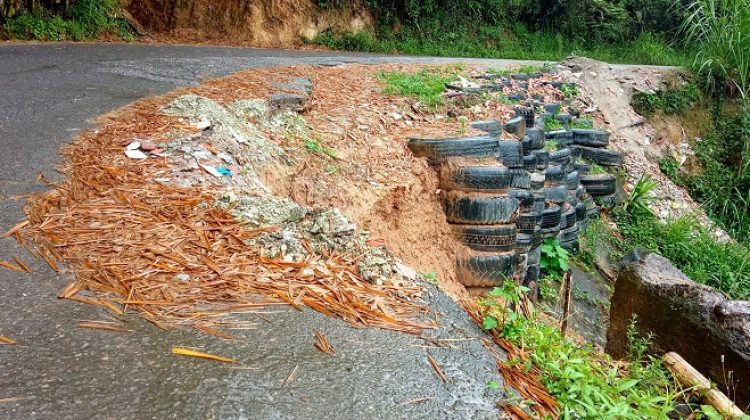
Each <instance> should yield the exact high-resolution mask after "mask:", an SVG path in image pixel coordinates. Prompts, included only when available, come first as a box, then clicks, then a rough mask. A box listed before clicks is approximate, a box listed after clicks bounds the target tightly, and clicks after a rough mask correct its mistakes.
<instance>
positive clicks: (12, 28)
mask: <svg viewBox="0 0 750 420" xmlns="http://www.w3.org/2000/svg"><path fill="white" fill-rule="evenodd" d="M120 8H121V5H120V3H119V2H118V1H117V0H78V1H76V2H75V3H74V4H73V6H72V8H71V9H70V12H69V13H68V15H67V16H59V15H55V14H53V13H52V12H50V11H47V10H45V9H42V8H39V9H38V10H37V11H35V12H33V13H32V12H23V13H21V14H19V15H17V16H14V17H13V18H11V19H8V20H7V21H6V23H5V25H3V30H4V31H5V32H6V33H7V34H8V35H9V36H10V37H11V38H16V39H37V40H43V41H82V40H86V39H92V38H96V37H98V36H99V35H101V34H103V33H111V34H114V35H117V36H119V37H121V38H124V39H127V40H130V39H133V34H132V33H131V32H130V30H129V26H128V23H127V22H126V21H125V20H124V19H122V18H121V17H119V16H118V14H119V11H120Z"/></svg>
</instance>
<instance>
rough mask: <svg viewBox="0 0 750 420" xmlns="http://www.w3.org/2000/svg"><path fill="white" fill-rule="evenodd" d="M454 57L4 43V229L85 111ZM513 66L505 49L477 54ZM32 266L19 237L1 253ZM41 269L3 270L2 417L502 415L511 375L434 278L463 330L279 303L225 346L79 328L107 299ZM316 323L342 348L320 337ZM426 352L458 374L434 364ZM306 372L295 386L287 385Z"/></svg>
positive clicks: (82, 124) (0, 97)
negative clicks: (208, 86) (219, 81)
mask: <svg viewBox="0 0 750 420" xmlns="http://www.w3.org/2000/svg"><path fill="white" fill-rule="evenodd" d="M446 61H463V62H467V61H476V60H450V59H433V58H409V57H394V56H374V55H358V54H346V53H340V54H339V53H331V52H317V51H285V50H262V49H237V48H221V47H191V46H170V45H141V44H10V43H9V44H4V45H0V150H1V151H2V153H0V232H4V231H6V230H7V229H9V228H10V227H12V226H13V225H15V224H16V223H17V222H18V221H19V220H21V219H22V218H23V213H22V206H23V204H24V203H23V200H20V199H14V198H13V196H16V195H24V194H30V193H36V192H39V191H43V190H44V189H45V188H44V186H43V185H40V184H39V183H36V182H35V181H34V180H35V178H36V175H37V173H39V172H41V173H43V174H45V175H46V176H47V177H48V178H50V179H55V177H56V174H55V172H54V167H55V165H56V164H57V163H58V162H59V157H58V154H57V152H58V149H59V148H60V146H61V145H63V144H65V143H66V142H67V141H70V140H71V139H72V138H73V137H75V136H76V134H77V133H79V132H80V131H82V130H85V129H88V128H91V126H90V125H89V124H88V123H87V120H88V119H90V118H92V117H95V116H97V115H100V114H103V113H106V112H108V111H111V110H113V109H116V108H118V107H121V106H124V105H126V104H128V103H130V102H132V101H134V100H136V99H139V98H143V97H148V96H153V95H158V94H162V93H166V92H168V91H171V90H173V89H175V88H177V87H181V86H186V85H192V84H196V83H199V82H200V81H201V80H205V79H207V78H212V77H218V76H223V75H227V74H230V73H233V72H235V71H239V70H242V69H246V68H249V67H261V66H277V65H298V64H316V65H339V64H346V63H355V62H356V63H384V62H424V63H438V62H446ZM481 61H482V62H483V63H486V64H489V65H492V66H494V67H507V66H508V65H509V64H510V63H518V62H511V61H506V60H481ZM14 255H15V256H21V257H23V258H24V260H25V261H27V262H28V261H30V259H29V258H28V257H27V256H26V254H25V253H24V251H23V250H22V249H21V248H20V247H18V246H17V245H16V243H15V241H13V240H11V239H2V240H0V259H1V260H6V261H9V260H11V258H12V256H14ZM30 265H31V266H32V269H33V274H30V275H26V274H20V273H15V272H12V271H9V270H5V269H2V268H0V335H5V336H8V337H11V338H13V339H15V340H17V344H16V345H14V346H8V345H0V417H2V418H13V419H22V418H23V419H27V418H55V419H67V418H75V419H80V418H117V419H128V418H138V419H141V418H143V419H148V418H153V419H166V418H190V419H192V418H201V419H203V418H252V419H255V418H257V419H287V418H330V419H337V418H340V419H350V418H360V419H376V418H391V419H392V418H431V419H435V418H497V416H498V414H499V412H498V409H497V408H496V402H497V401H499V400H500V399H502V398H503V396H504V391H503V390H502V388H501V389H489V388H488V387H487V386H486V384H487V383H488V382H489V381H496V382H498V383H502V378H501V377H500V376H499V374H498V372H497V368H496V366H495V361H494V359H493V358H492V357H491V356H490V355H489V354H488V353H487V351H486V350H485V348H484V346H483V345H482V344H481V342H480V341H479V340H478V339H477V338H476V337H478V336H480V334H481V331H479V329H478V328H477V327H476V326H475V325H474V324H473V323H472V322H471V321H470V320H469V318H468V316H467V315H466V314H465V313H464V312H463V311H462V310H460V309H459V308H458V306H457V305H456V304H455V303H454V302H453V301H451V300H450V299H449V298H448V297H446V296H445V295H444V294H443V293H441V292H439V291H436V290H433V289H431V291H430V294H429V300H430V306H431V308H432V313H431V314H430V315H429V316H430V317H436V318H437V319H438V320H439V323H440V328H439V329H437V330H435V331H431V332H428V333H427V335H429V336H432V337H445V338H459V339H465V340H463V341H456V342H454V343H453V346H454V347H453V348H451V347H440V348H428V347H426V346H430V344H429V342H427V341H425V340H423V339H420V338H418V337H415V336H410V335H406V334H401V333H397V332H393V331H385V330H378V329H355V328H352V327H350V326H349V325H348V324H346V323H345V322H343V321H340V320H338V319H333V318H327V317H325V316H323V315H321V314H318V313H316V312H314V311H311V310H305V311H302V312H300V311H295V310H287V309H283V310H279V309H278V308H276V309H270V310H269V312H270V313H267V314H265V315H264V316H263V318H265V319H267V321H266V320H262V319H255V320H254V321H253V324H254V327H253V329H249V330H242V331H236V332H235V335H236V336H237V339H235V340H232V341H223V340H220V339H218V338H216V337H212V336H206V335H203V334H200V333H197V332H195V331H185V330H172V331H162V330H160V329H158V328H157V327H155V326H154V325H152V324H150V323H148V322H145V321H143V320H142V319H140V318H139V317H137V316H129V317H128V318H127V320H128V325H129V328H131V329H132V330H134V332H132V333H113V332H106V331H97V330H85V329H79V328H77V324H78V322H80V321H83V320H92V319H101V309H99V308H94V307H90V306H86V305H83V304H79V303H75V302H71V301H65V300H59V299H57V294H58V293H59V291H60V290H61V289H62V288H63V287H64V286H65V285H66V284H67V283H68V282H69V281H70V279H69V278H67V276H69V275H68V274H57V273H55V272H53V271H52V270H50V269H49V268H48V267H47V266H46V265H45V264H43V263H40V262H38V261H33V263H32V264H30ZM315 330H319V331H321V332H322V333H323V334H325V335H326V337H328V339H329V341H330V342H331V343H332V345H333V346H334V347H335V348H336V351H337V355H336V356H335V357H331V356H328V355H326V354H324V353H321V352H320V351H318V350H317V349H315V348H314V347H313V342H314V337H313V333H314V331H315ZM172 346H188V347H189V346H193V347H197V348H200V349H202V350H204V351H208V352H212V353H216V354H221V355H224V356H229V357H233V358H235V359H238V360H239V361H241V362H243V368H242V369H237V368H236V367H235V366H233V365H224V364H219V363H215V362H210V361H202V360H198V359H192V358H185V357H180V356H175V355H172V354H170V349H171V347H172ZM428 354H431V355H432V356H433V357H434V358H435V360H436V361H437V362H438V364H439V365H440V366H441V367H442V369H443V371H444V372H445V374H446V376H447V377H448V382H447V383H443V382H442V381H440V379H439V378H438V377H437V375H436V373H435V371H434V370H433V368H432V367H431V366H430V365H429V363H428V361H427V355H428ZM295 369H296V372H295V374H294V376H293V379H292V380H291V381H290V382H289V383H288V385H287V386H286V387H282V383H283V382H284V380H285V379H286V378H287V377H288V376H289V374H290V372H291V371H293V370H295Z"/></svg>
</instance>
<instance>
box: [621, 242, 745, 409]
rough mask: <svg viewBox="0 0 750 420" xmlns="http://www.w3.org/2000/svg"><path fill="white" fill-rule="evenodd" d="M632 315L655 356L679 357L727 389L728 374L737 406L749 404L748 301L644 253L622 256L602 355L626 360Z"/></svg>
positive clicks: (657, 257)
mask: <svg viewBox="0 0 750 420" xmlns="http://www.w3.org/2000/svg"><path fill="white" fill-rule="evenodd" d="M633 316H637V324H636V327H637V329H638V332H639V333H640V335H641V336H646V335H648V334H650V333H653V334H654V336H653V338H652V341H651V343H652V347H653V349H652V350H654V351H656V352H657V353H665V352H669V351H674V352H677V353H679V354H680V355H681V356H683V357H684V358H685V360H687V361H688V362H689V363H690V364H692V365H693V366H694V367H695V368H696V369H698V370H699V371H700V372H701V373H704V374H706V375H707V376H709V377H710V378H711V380H712V381H714V382H717V383H718V384H720V386H724V387H725V389H726V385H727V384H726V383H725V382H724V381H725V380H726V378H727V377H728V372H729V371H732V372H733V374H732V375H733V382H734V384H733V385H732V386H731V388H733V389H734V390H736V401H737V403H738V404H739V405H740V406H744V405H746V404H749V403H750V369H748V366H750V303H748V302H737V301H731V300H729V299H727V298H726V297H725V296H724V295H723V294H721V293H719V292H718V291H716V290H714V289H712V288H711V287H708V286H705V285H702V284H698V283H695V282H693V281H691V280H690V279H688V278H687V277H686V276H685V275H684V274H683V273H682V272H681V271H679V270H678V269H677V268H675V267H674V266H673V265H672V264H671V263H670V262H669V261H668V260H667V259H665V258H663V257H661V256H659V255H656V254H650V253H645V252H639V253H634V254H632V255H630V256H629V257H628V258H626V266H625V267H624V269H623V270H622V272H621V273H620V276H619V277H618V279H617V282H616V283H615V292H614V295H613V297H612V305H611V311H610V325H609V330H608V331H607V340H608V342H607V352H608V353H610V354H612V355H613V356H614V357H616V358H622V357H625V356H627V349H628V338H627V330H628V327H629V326H630V324H631V320H632V319H633Z"/></svg>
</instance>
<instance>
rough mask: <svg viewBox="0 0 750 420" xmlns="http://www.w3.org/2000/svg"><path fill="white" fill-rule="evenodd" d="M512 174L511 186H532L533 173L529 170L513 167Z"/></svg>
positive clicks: (525, 187) (526, 187) (524, 187)
mask: <svg viewBox="0 0 750 420" xmlns="http://www.w3.org/2000/svg"><path fill="white" fill-rule="evenodd" d="M510 174H511V177H512V179H511V181H510V186H511V188H523V189H529V188H531V174H530V173H529V171H526V170H523V169H511V170H510Z"/></svg>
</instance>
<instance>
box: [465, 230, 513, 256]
mask: <svg viewBox="0 0 750 420" xmlns="http://www.w3.org/2000/svg"><path fill="white" fill-rule="evenodd" d="M452 229H453V233H454V234H455V235H456V237H457V238H458V239H459V240H460V241H461V243H463V244H464V245H466V246H468V247H469V248H471V249H473V250H475V251H483V252H498V251H510V250H512V249H513V246H514V245H515V243H516V235H517V228H516V225H512V224H510V225H494V226H493V225H488V226H487V225H452Z"/></svg>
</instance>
